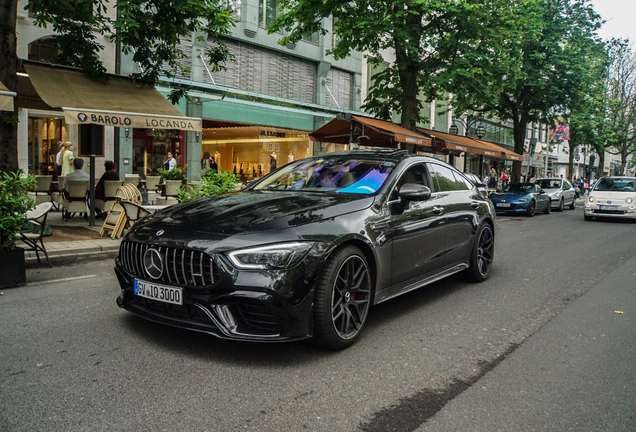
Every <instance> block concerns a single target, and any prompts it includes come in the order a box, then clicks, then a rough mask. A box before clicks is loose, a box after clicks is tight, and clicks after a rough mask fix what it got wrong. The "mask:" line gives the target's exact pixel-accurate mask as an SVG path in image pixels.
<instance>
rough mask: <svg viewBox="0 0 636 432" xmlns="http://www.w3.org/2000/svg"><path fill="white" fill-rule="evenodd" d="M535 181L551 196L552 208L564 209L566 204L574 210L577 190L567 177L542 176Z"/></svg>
mask: <svg viewBox="0 0 636 432" xmlns="http://www.w3.org/2000/svg"><path fill="white" fill-rule="evenodd" d="M535 183H536V184H538V185H539V186H540V187H541V189H543V190H544V191H545V193H547V194H548V195H549V196H550V200H551V202H552V208H554V209H556V210H557V211H563V208H564V207H565V206H566V205H567V206H569V207H570V209H572V210H574V208H575V207H576V190H575V189H574V187H573V186H572V184H571V183H570V182H569V181H567V180H566V179H562V178H542V179H539V180H537V181H536V182H535Z"/></svg>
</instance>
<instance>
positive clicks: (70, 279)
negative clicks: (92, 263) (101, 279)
mask: <svg viewBox="0 0 636 432" xmlns="http://www.w3.org/2000/svg"><path fill="white" fill-rule="evenodd" d="M94 277H97V275H86V276H76V277H70V278H64V279H52V280H46V281H40V282H30V283H28V284H26V286H31V285H42V284H50V283H57V282H68V281H74V280H80V279H90V278H94Z"/></svg>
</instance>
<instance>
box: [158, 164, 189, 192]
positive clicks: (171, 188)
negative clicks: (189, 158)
mask: <svg viewBox="0 0 636 432" xmlns="http://www.w3.org/2000/svg"><path fill="white" fill-rule="evenodd" d="M186 168H187V165H186V166H185V167H183V169H181V168H178V167H175V168H173V169H171V170H170V171H168V170H167V169H163V168H157V173H158V174H159V175H160V176H161V181H162V182H163V183H165V185H166V186H165V188H166V189H165V191H164V194H165V196H177V193H178V190H179V188H180V187H181V185H182V184H183V182H185V179H186V175H185V170H186Z"/></svg>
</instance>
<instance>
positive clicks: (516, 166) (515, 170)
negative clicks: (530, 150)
mask: <svg viewBox="0 0 636 432" xmlns="http://www.w3.org/2000/svg"><path fill="white" fill-rule="evenodd" d="M512 124H513V126H512V128H513V129H512V131H513V133H514V140H515V153H517V154H520V155H523V150H524V145H525V140H526V129H527V128H528V116H527V115H526V114H521V115H520V116H516V115H515V116H514V118H513V119H512ZM529 156H531V155H529ZM522 163H523V162H519V161H514V162H513V163H512V182H513V183H517V182H519V179H520V177H521V170H522V166H521V164H522ZM531 163H532V161H531ZM528 171H529V170H528ZM529 174H530V172H527V173H526V179H527V178H529Z"/></svg>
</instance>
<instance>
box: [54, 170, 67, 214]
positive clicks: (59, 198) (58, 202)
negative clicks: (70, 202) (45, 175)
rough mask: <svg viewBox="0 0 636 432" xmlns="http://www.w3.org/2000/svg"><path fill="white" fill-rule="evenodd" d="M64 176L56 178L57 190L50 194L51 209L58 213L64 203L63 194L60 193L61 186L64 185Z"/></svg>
mask: <svg viewBox="0 0 636 432" xmlns="http://www.w3.org/2000/svg"><path fill="white" fill-rule="evenodd" d="M65 178H66V176H58V178H57V189H58V190H56V191H53V192H51V202H52V203H53V207H54V208H55V210H56V211H59V210H60V209H61V208H62V204H63V203H64V194H63V193H62V186H63V185H64V179H65Z"/></svg>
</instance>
